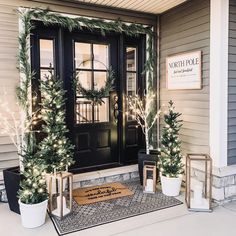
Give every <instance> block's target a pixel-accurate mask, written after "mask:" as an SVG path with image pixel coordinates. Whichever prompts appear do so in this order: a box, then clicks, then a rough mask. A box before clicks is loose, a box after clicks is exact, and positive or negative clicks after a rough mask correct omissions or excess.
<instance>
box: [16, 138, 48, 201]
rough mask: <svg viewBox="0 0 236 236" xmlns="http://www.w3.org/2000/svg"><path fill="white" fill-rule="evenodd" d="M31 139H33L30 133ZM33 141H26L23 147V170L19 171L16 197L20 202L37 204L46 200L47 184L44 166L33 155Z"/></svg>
mask: <svg viewBox="0 0 236 236" xmlns="http://www.w3.org/2000/svg"><path fill="white" fill-rule="evenodd" d="M30 136H31V138H32V139H31V140H33V139H34V137H33V136H32V135H30ZM34 147H35V143H34V142H31V143H28V144H27V146H25V148H23V154H22V156H23V158H24V161H23V165H24V170H23V171H22V172H21V174H22V180H21V181H20V189H19V191H18V197H19V199H20V201H21V202H22V203H25V204H37V203H40V202H43V201H45V200H47V198H48V193H47V185H46V181H45V179H44V176H43V174H42V173H43V171H44V167H43V165H41V164H39V161H38V159H37V157H36V155H35V150H34V149H35V148H34Z"/></svg>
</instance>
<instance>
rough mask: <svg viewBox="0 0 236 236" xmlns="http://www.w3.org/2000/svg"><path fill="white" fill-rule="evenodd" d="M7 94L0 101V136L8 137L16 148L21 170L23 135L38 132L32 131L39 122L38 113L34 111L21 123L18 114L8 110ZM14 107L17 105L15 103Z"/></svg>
mask: <svg viewBox="0 0 236 236" xmlns="http://www.w3.org/2000/svg"><path fill="white" fill-rule="evenodd" d="M7 97H8V96H7V93H6V92H4V94H3V98H2V99H0V135H4V136H8V137H9V138H10V140H11V142H12V144H13V145H14V146H15V147H16V150H17V153H18V155H19V162H20V163H19V164H20V169H21V170H22V169H23V165H22V161H23V160H22V156H21V155H22V147H23V143H24V141H23V139H24V134H25V133H29V132H39V131H37V130H34V129H33V126H35V125H37V124H38V122H39V121H40V120H41V116H40V114H39V111H35V112H33V113H32V114H31V117H30V119H29V120H27V121H26V122H23V121H22V120H21V118H20V112H21V111H20V109H19V113H16V112H14V111H12V110H11V109H10V104H9V103H8V102H7ZM16 107H19V105H18V104H17V103H16Z"/></svg>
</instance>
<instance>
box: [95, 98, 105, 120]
mask: <svg viewBox="0 0 236 236" xmlns="http://www.w3.org/2000/svg"><path fill="white" fill-rule="evenodd" d="M102 100H103V102H102V104H101V105H99V104H97V105H94V122H108V121H109V98H103V99H102Z"/></svg>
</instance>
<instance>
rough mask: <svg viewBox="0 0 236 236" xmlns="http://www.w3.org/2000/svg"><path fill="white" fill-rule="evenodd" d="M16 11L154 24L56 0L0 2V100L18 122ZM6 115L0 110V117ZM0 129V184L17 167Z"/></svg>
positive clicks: (133, 15)
mask: <svg viewBox="0 0 236 236" xmlns="http://www.w3.org/2000/svg"><path fill="white" fill-rule="evenodd" d="M19 7H40V8H49V9H50V10H52V11H57V12H60V13H67V14H73V15H80V16H92V17H97V18H103V19H104V18H105V19H111V20H113V19H115V20H116V19H118V18H119V19H121V20H123V21H127V22H137V23H142V24H150V25H155V24H156V17H155V16H153V15H149V14H145V13H144V14H137V13H132V12H128V11H120V10H109V11H108V10H107V9H103V8H99V7H96V8H95V7H89V6H86V5H80V4H79V3H77V4H76V3H70V2H66V1H65V2H63V1H58V0H40V1H34V0H32V1H28V0H11V1H6V0H0V32H1V33H0V100H3V101H7V102H8V103H9V104H8V105H7V106H8V107H9V109H10V111H14V112H15V116H16V118H17V119H19V109H18V107H17V105H16V99H15V87H16V85H18V84H19V72H18V70H17V68H16V67H17V52H18V36H19V16H18V13H17V12H16V10H17V9H18V8H19ZM6 113H7V112H6V111H4V109H2V108H0V115H2V116H5V115H6ZM1 133H2V129H1V125H0V184H1V183H2V182H3V177H2V170H3V169H5V168H8V167H12V166H17V165H18V164H19V163H18V156H17V152H16V148H15V146H14V145H13V144H12V142H11V140H10V139H9V137H8V136H7V135H6V134H1Z"/></svg>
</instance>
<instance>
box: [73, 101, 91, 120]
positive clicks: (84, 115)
mask: <svg viewBox="0 0 236 236" xmlns="http://www.w3.org/2000/svg"><path fill="white" fill-rule="evenodd" d="M75 109H76V111H75V112H76V123H77V124H85V123H92V121H93V117H92V111H93V107H92V102H91V101H89V100H87V99H85V98H77V101H76V108H75Z"/></svg>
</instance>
